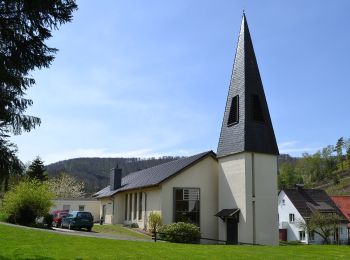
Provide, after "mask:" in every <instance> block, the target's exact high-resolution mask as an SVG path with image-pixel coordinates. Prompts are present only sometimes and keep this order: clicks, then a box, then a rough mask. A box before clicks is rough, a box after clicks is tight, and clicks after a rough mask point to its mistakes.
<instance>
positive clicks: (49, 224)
mask: <svg viewBox="0 0 350 260" xmlns="http://www.w3.org/2000/svg"><path fill="white" fill-rule="evenodd" d="M52 222H53V215H52V214H46V215H45V216H44V223H45V224H46V226H47V227H49V228H50V227H52Z"/></svg>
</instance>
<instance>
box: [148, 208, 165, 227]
mask: <svg viewBox="0 0 350 260" xmlns="http://www.w3.org/2000/svg"><path fill="white" fill-rule="evenodd" d="M148 224H149V230H150V231H151V232H155V231H157V230H158V228H159V227H160V225H161V224H162V216H161V215H160V214H159V213H157V212H153V211H152V212H151V213H150V214H149V216H148Z"/></svg>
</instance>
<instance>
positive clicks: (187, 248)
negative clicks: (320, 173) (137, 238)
mask: <svg viewBox="0 0 350 260" xmlns="http://www.w3.org/2000/svg"><path fill="white" fill-rule="evenodd" d="M125 258H129V259H130V258H132V259H135V258H137V259H164V258H165V259H283V260H284V259H305V258H309V259H338V258H343V259H350V247H348V246H279V247H278V246H276V247H268V246H214V245H211V246H210V245H183V244H170V243H152V242H132V241H121V240H109V239H98V238H88V237H77V236H69V235H61V234H54V233H50V232H46V231H40V230H30V229H24V228H18V227H11V226H5V225H2V224H0V259H125Z"/></svg>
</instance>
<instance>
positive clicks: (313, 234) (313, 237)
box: [309, 232, 315, 241]
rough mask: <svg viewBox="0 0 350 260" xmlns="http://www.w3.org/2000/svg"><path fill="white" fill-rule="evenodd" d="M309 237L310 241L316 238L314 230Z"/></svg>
mask: <svg viewBox="0 0 350 260" xmlns="http://www.w3.org/2000/svg"><path fill="white" fill-rule="evenodd" d="M309 238H310V241H314V240H315V233H314V232H310V233H309Z"/></svg>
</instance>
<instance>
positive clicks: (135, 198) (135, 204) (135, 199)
mask: <svg viewBox="0 0 350 260" xmlns="http://www.w3.org/2000/svg"><path fill="white" fill-rule="evenodd" d="M136 218H137V193H134V218H133V219H136Z"/></svg>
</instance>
